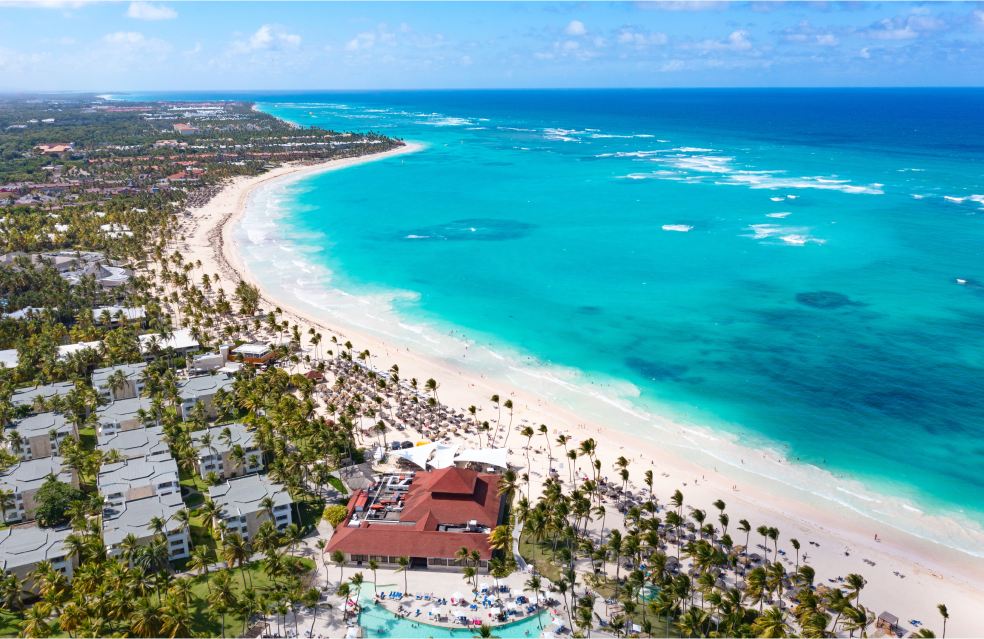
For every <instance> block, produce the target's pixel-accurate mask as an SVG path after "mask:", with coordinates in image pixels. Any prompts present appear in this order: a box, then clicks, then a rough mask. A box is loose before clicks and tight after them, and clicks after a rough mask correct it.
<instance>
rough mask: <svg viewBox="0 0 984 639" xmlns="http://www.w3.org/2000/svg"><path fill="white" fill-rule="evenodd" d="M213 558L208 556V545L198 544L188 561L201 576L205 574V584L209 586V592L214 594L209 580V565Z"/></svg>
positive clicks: (189, 566) (192, 568) (189, 565)
mask: <svg viewBox="0 0 984 639" xmlns="http://www.w3.org/2000/svg"><path fill="white" fill-rule="evenodd" d="M211 562H212V560H211V559H210V558H209V556H208V547H206V546H201V545H200V546H196V547H195V548H194V549H193V550H192V551H191V560H190V561H189V562H188V568H190V569H191V570H194V571H195V572H197V573H198V576H199V577H201V576H202V575H205V586H206V587H207V588H208V593H209V594H212V585H211V584H210V583H209V581H208V566H209V564H210V563H211Z"/></svg>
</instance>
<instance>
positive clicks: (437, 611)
mask: <svg viewBox="0 0 984 639" xmlns="http://www.w3.org/2000/svg"><path fill="white" fill-rule="evenodd" d="M443 612H444V611H443V610H441V609H440V608H434V609H433V610H431V614H432V615H434V616H435V617H440V616H441V615H442V613H443Z"/></svg>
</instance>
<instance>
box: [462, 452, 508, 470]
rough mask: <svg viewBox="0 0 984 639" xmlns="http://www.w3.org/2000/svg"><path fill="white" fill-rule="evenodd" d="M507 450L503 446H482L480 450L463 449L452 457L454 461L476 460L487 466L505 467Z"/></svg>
mask: <svg viewBox="0 0 984 639" xmlns="http://www.w3.org/2000/svg"><path fill="white" fill-rule="evenodd" d="M508 454H509V451H508V450H506V449H505V448H484V449H482V450H475V449H467V448H466V449H465V450H463V451H461V454H460V455H458V456H457V457H455V458H454V461H456V462H477V463H479V464H485V465H487V466H498V467H499V468H507V467H508V466H507V465H506V464H507V462H506V456H507V455H508Z"/></svg>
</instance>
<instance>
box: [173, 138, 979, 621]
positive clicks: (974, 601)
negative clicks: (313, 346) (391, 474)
mask: <svg viewBox="0 0 984 639" xmlns="http://www.w3.org/2000/svg"><path fill="white" fill-rule="evenodd" d="M421 148H422V146H421V145H414V144H408V145H407V146H405V147H402V148H400V149H396V150H393V151H390V152H387V153H383V154H379V155H373V156H363V157H360V158H355V159H347V160H338V161H332V162H327V163H322V164H317V165H291V166H283V167H280V168H276V169H273V170H271V171H270V172H268V173H266V174H264V175H261V176H257V177H252V178H237V179H236V180H234V181H232V182H231V183H229V184H228V185H227V186H225V188H224V189H223V190H222V192H221V193H219V194H218V195H217V196H216V197H214V198H213V199H212V200H211V201H209V202H208V204H206V205H205V206H203V207H202V208H199V209H193V210H191V211H190V216H189V217H185V218H183V220H182V228H181V233H180V234H179V235H184V238H185V239H184V241H183V242H181V243H180V244H179V245H178V247H177V248H178V250H179V251H180V252H181V253H182V255H183V256H184V259H185V260H186V261H197V260H200V261H201V262H202V265H203V270H204V272H206V273H220V274H221V276H222V284H221V285H222V286H223V288H225V290H226V291H231V290H232V289H233V288H234V282H235V281H237V280H238V279H244V280H246V281H249V282H251V283H253V284H256V285H258V286H260V289H261V291H262V294H263V301H262V303H261V307H262V308H263V309H264V310H271V309H273V308H274V307H280V308H281V309H282V310H283V311H284V314H285V315H286V318H285V319H289V320H290V321H291V323H296V324H298V325H299V327H300V331H301V334H302V335H306V334H307V330H308V328H310V327H314V328H315V330H316V331H318V332H320V333H322V334H323V336H324V342H323V344H328V343H329V342H330V338H331V337H332V336H335V337H336V338H337V339H338V341H339V342H342V343H343V342H345V341H351V342H352V343H353V344H354V346H355V350H356V351H362V350H365V349H368V350H369V351H370V352H371V353H372V355H373V360H372V361H373V366H375V367H376V368H378V369H388V368H389V367H390V366H392V365H394V364H396V365H398V366H399V369H400V374H401V377H402V378H404V379H408V378H410V377H416V378H418V379H420V380H426V379H428V378H431V377H432V378H434V379H436V380H437V381H438V382H440V384H441V388H440V397H441V402H442V403H443V404H445V405H448V406H450V407H453V408H455V409H461V408H463V407H468V406H471V405H475V406H478V407H479V410H480V411H481V412H480V413H479V416H480V419H482V420H488V421H490V422H492V423H493V424H494V423H495V422H494V420H495V418H496V417H497V415H498V413H497V410H496V409H495V408H494V407H493V404H492V402H491V401H490V397H491V396H492V395H493V394H498V395H499V396H500V397H501V398H502V399H503V400H505V399H511V400H512V401H513V403H514V405H515V407H516V408H515V410H514V415H513V419H512V424H513V426H514V427H515V426H517V425H520V426H522V425H525V424H526V421H524V420H528V422H529V423H530V424H532V425H535V426H538V425H539V424H546V425H547V426H548V428H549V433H550V435H549V436H550V445H551V446H554V442H555V440H556V438H557V435H556V433H555V431H557V432H559V431H563V432H564V433H566V434H568V435H570V436H571V437H573V440H574V441H573V442H572V443H571V444H572V445H576V444H577V443H578V442H580V441H581V440H583V439H586V438H588V437H591V438H594V439H595V440H596V441H597V442H598V443H599V450H598V456H599V458H600V459H601V460H602V474H603V475H605V474H608V475H614V474H615V473H614V471H613V464H614V462H615V460H616V459H617V458H618V457H619V456H625V457H626V458H629V459H630V460H631V462H632V463H631V465H630V466H629V472H630V474H631V478H632V483H633V484H634V485H635V486H636V487H637V488H638V487H642V486H643V481H642V480H643V473H644V472H645V471H646V470H653V471H654V480H655V483H654V492H655V494H656V495H657V497H658V498H661V499H662V500H666V499H668V497H669V495H670V494H672V492H673V491H674V490H677V489H679V490H680V491H682V492H683V494H684V496H685V504H687V505H689V506H692V507H694V508H700V509H704V510H707V511H709V513H713V514H714V515H715V517H716V511H715V510H714V508H713V506H712V505H711V504H712V502H714V501H715V500H718V499H722V500H724V501H725V502H726V503H727V513H728V514H729V516H730V518H731V522H732V523H731V528H730V529H729V531H728V532H729V533H730V534H731V535H732V537H733V538H734V539H735V541H736V543H741V544H744V543H745V539H744V534H743V533H739V532H737V531H736V528H735V527H736V526H737V522H738V520H739V519H742V518H745V519H748V520H749V522H750V523H751V525H752V528H753V531H754V528H755V527H757V526H759V525H763V524H764V525H767V526H772V527H775V528H778V529H779V530H780V532H781V536H780V538H779V547H780V549H783V550H786V551H787V553H789V555H788V556H789V557H790V558H791V557H792V556H793V549H792V547H791V546H790V545H789V539H790V538H797V539H798V540H799V541H800V543H801V544H802V550H801V551H800V552H801V553H805V554H806V558H805V560H804V559H802V558H801V559H800V562H799V563H800V565H802V564H803V563H806V564H808V565H810V566H812V567H813V568H814V569H815V570H816V573H817V579H816V583H817V584H828V579H830V578H837V577H839V576H840V577H846V576H847V575H848V574H849V573H855V572H856V573H861V574H862V575H864V576H865V578H866V579H867V580H868V584H867V586H866V588H865V589H864V591H863V593H862V595H861V598H860V602H861V603H862V604H863V605H864V606H866V607H868V608H870V609H871V610H872V611H873V612H874V613H875V614H876V615H877V614H878V613H881V612H882V611H887V612H890V613H892V614H894V615H896V616H897V617H898V618H899V619H900V620H901V621H902V626H903V628H904V629H905V630H906V631H908V632H911V631H915V630H917V629H918V626H913V625H912V624H909V623H906V622H907V621H908V620H911V619H916V620H921V621H922V622H923V626H922V627H926V628H930V629H932V630H934V631H935V632H937V634H938V635H939V633H940V631H941V630H942V621H941V619H940V616H939V614H938V612H937V611H936V604H939V603H944V604H946V605H947V607H948V608H949V611H950V620H949V622H948V625H947V633H948V634H949V635H950V636H954V637H956V636H974V635H976V634H978V631H975V630H974V628H975V627H976V624H975V621H976V619H975V616H976V615H975V613H976V612H977V611H980V610H984V578H982V577H981V575H982V574H984V570H982V569H984V559H981V558H979V557H973V556H970V555H967V554H963V553H960V552H958V551H955V550H951V549H948V548H945V547H942V546H940V545H938V544H935V543H933V542H932V541H929V540H923V539H918V538H916V537H914V536H912V535H909V534H906V533H902V532H899V531H897V530H894V529H891V528H888V527H885V526H881V527H874V526H872V520H869V519H867V518H865V517H864V516H863V515H860V514H857V513H850V512H843V513H842V512H827V511H825V510H824V511H821V510H819V509H817V508H815V507H813V506H810V505H808V504H805V503H802V502H800V501H797V500H795V499H790V498H789V497H788V494H789V493H788V491H782V490H779V489H778V487H777V490H776V491H775V492H773V491H770V490H769V489H768V486H766V485H763V482H761V481H755V482H753V481H752V479H751V477H750V473H742V472H741V471H738V472H732V467H731V466H729V467H728V468H727V471H728V472H729V474H727V475H726V474H724V472H717V471H716V470H715V468H714V466H713V465H711V464H707V465H704V466H703V467H702V466H700V465H697V464H694V463H693V462H690V461H686V460H682V459H680V458H679V457H677V456H675V455H673V454H672V453H670V452H668V451H667V450H664V449H661V448H660V447H659V446H658V445H657V442H650V441H646V440H640V439H638V438H634V437H630V436H627V435H625V434H622V433H619V432H617V431H614V430H610V429H607V428H605V425H604V424H600V423H594V422H591V421H588V420H586V419H584V418H583V417H581V416H578V415H575V414H571V413H569V412H567V411H565V410H563V409H561V408H558V407H555V406H552V405H550V404H547V403H546V402H545V400H543V399H542V398H538V397H536V396H535V395H532V394H530V393H528V392H526V391H525V390H524V389H522V388H511V387H510V386H509V385H508V384H500V383H498V382H496V381H495V380H491V379H488V378H484V377H482V376H480V375H478V374H477V373H471V372H469V371H467V370H464V369H461V368H459V367H457V366H454V365H453V364H451V363H448V362H443V361H438V360H436V359H434V358H431V357H428V356H426V355H422V354H420V353H415V352H411V351H410V350H408V349H406V348H405V347H401V346H397V345H395V344H392V343H387V342H386V341H384V340H382V339H380V338H378V337H375V336H373V335H368V334H364V333H361V332H359V331H355V330H352V329H350V328H346V327H343V326H337V325H334V324H332V323H330V322H327V321H325V320H324V319H323V318H319V317H314V316H312V315H311V314H309V313H307V312H305V311H303V310H301V309H298V308H293V307H291V306H289V305H287V304H285V303H284V302H283V301H282V300H278V299H276V298H274V297H273V296H271V295H270V293H269V292H268V291H267V290H265V289H264V288H263V286H262V283H261V282H260V281H259V280H258V279H257V278H256V277H254V276H253V275H252V274H251V273H249V272H248V270H247V269H246V268H244V266H243V262H242V260H241V258H240V256H239V255H238V254H237V252H236V251H237V247H236V244H235V240H234V239H233V234H232V230H233V228H234V226H235V224H236V222H237V219H238V217H239V215H240V214H241V213H242V212H243V210H244V209H245V207H246V206H247V204H248V202H249V197H250V194H251V192H252V191H253V190H254V189H256V188H257V187H259V186H261V185H267V184H269V183H270V182H271V181H274V180H283V179H287V178H297V177H300V176H302V175H309V174H311V173H314V172H322V171H331V170H338V169H342V168H346V167H352V166H354V165H357V164H360V163H365V162H370V161H375V160H378V159H381V158H383V157H392V156H395V155H399V154H407V153H413V152H415V151H418V150H420V149H421ZM304 346H305V348H308V349H309V348H310V346H309V345H308V344H307V339H306V338H305V340H304ZM330 347H331V345H330V344H328V345H327V346H325V347H324V348H330ZM309 353H310V351H309ZM311 354H312V356H313V353H311ZM502 419H503V421H504V422H505V421H506V419H507V412H506V411H505V410H503V411H502ZM413 435H414V433H412V432H410V431H408V432H407V433H405V434H404V435H403V436H401V438H405V437H408V436H409V437H411V438H412V436H413ZM391 439H392V438H391ZM532 443H533V446H534V447H540V448H546V442H545V441H543V436H542V435H537V436H536V437H534V438H533V440H532ZM474 444H475V441H474V439H471V444H470V447H474ZM524 444H525V441H524V438H522V437H519V436H517V433H515V432H513V433H512V437H511V439H510V440H509V445H510V448H511V449H512V452H513V454H512V455H511V456H510V461H511V464H512V465H513V466H514V467H520V468H522V469H523V470H520V472H525V470H531V471H536V472H538V473H540V475H536V476H534V480H533V483H534V487H533V492H534V494H536V493H537V492H538V488H537V486H536V484H537V482H538V481H539V480H540V479H541V478H542V477H544V476H545V475H546V471H547V469H548V467H549V460H548V459H547V455H545V454H539V455H536V456H534V457H533V462H532V464H531V465H532V468H530V469H525V466H526V456H525V451H523V450H522V449H521V447H522V446H523V445H524ZM559 461H566V460H559ZM584 467H585V470H586V469H587V467H586V465H585V466H584ZM721 468H722V469H724V467H723V466H722V467H721ZM560 475H561V479H562V480H564V481H565V482H566V481H567V472H566V471H561V472H560ZM753 483H754V485H753ZM777 495H782V496H777ZM844 510H845V511H846V509H844ZM620 519H621V517H620V516H619V515H618V514H617V513H615V511H614V509H612V510H611V516H610V517H608V525H607V528H611V527H612V526H613V525H618V524H619V523H620ZM876 534H877V535H878V541H875V535H876ZM755 537H756V536H755V534H754V532H753V534H752V539H751V543H752V544H755V543H758V542H757V541H756V538H755ZM758 541H759V542H760V540H758ZM808 542H814V543H812V544H811V543H808ZM865 560H867V561H865ZM868 562H871V563H868ZM872 564H873V565H872ZM788 569H789V570H792V564H791V565H790V566H788ZM346 572H351V571H350V570H347V571H346ZM899 575H904V577H903V576H899ZM411 590H413V587H412V586H411ZM869 635H871V636H878V632H877V631H876V630H875V628H874V626H872V627H871V628H870V629H869Z"/></svg>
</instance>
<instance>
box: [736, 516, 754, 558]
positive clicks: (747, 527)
mask: <svg viewBox="0 0 984 639" xmlns="http://www.w3.org/2000/svg"><path fill="white" fill-rule="evenodd" d="M738 530H740V531H741V532H743V533H745V559H748V541H749V539H751V537H752V525H751V524H750V523H748V520H747V519H739V520H738Z"/></svg>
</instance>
